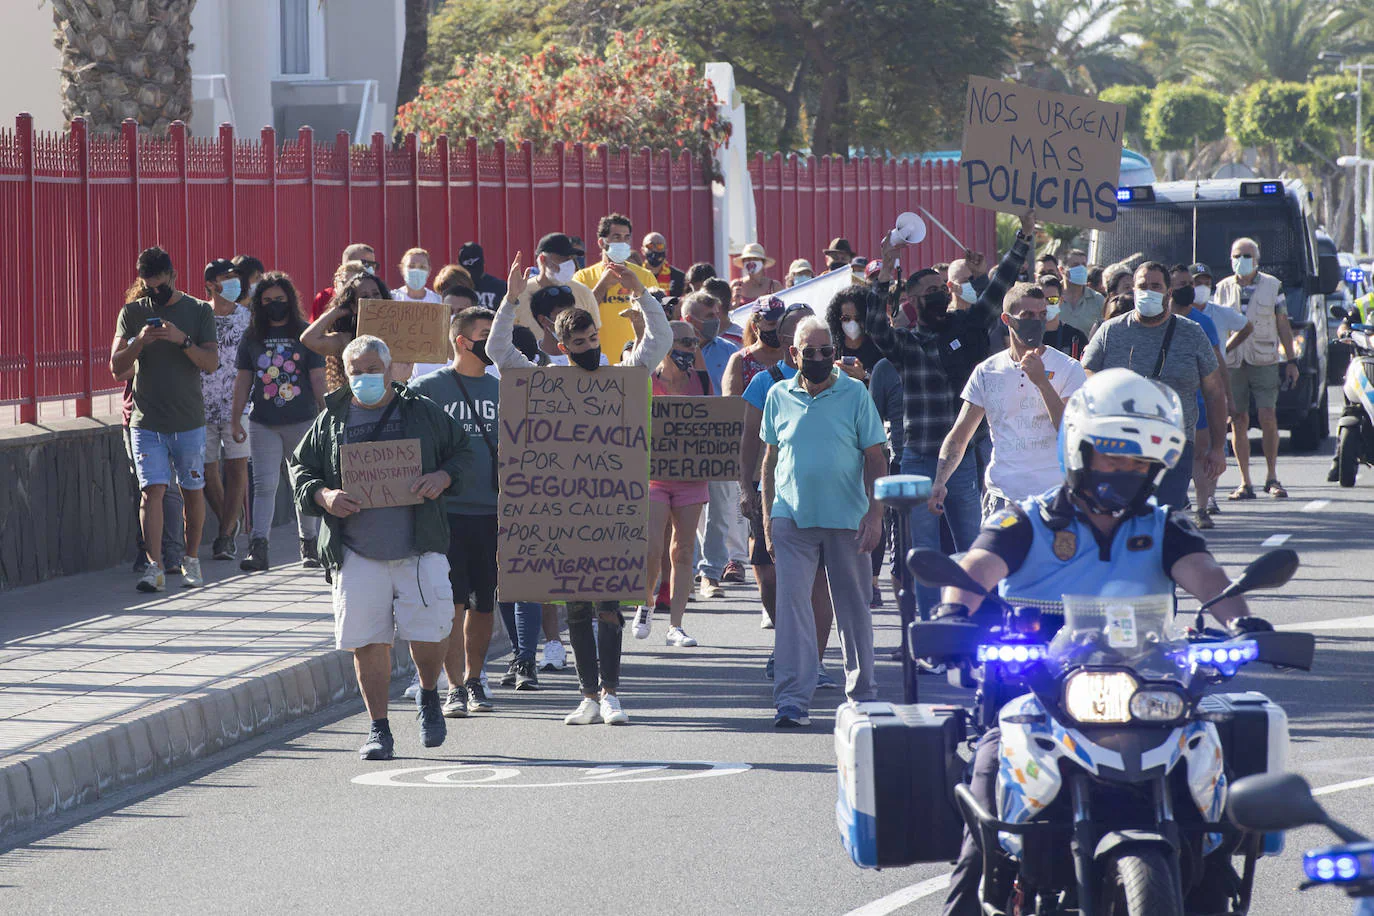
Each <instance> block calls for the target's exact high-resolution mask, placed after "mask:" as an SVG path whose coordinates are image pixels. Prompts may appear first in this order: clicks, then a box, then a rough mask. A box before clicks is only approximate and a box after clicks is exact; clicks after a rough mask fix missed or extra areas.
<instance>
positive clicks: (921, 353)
mask: <svg viewBox="0 0 1374 916" xmlns="http://www.w3.org/2000/svg"><path fill="white" fill-rule="evenodd" d="M1034 242H1035V213H1034V212H1033V211H1027V212H1026V214H1025V215H1023V216H1022V217H1021V231H1019V232H1018V233H1017V234H1016V241H1015V242H1014V243H1013V244H1012V246H1011V250H1010V251H1008V252H1007V253H1006V255H1005V256H1004V257H1003V258H1002V263H1001V264H999V265H998V267H997V271H996V273H995V274H994V275H993V277H992V281H991V282H990V283H989V284H988V286H987V288H986V289H985V290H983V292H982V294H981V295H980V296H979V297H978V301H977V302H975V303H974V304H973V306H972V308H969V309H967V310H966V311H951V310H950V303H951V301H952V298H953V297H952V296H951V293H950V291H949V289H948V287H947V280H946V278H945V276H944V275H943V274H940V273H937V272H936V271H934V270H930V269H928V268H927V269H925V270H918V271H916V272H914V273H913V274H912V275H911V276H910V278H908V280H907V281H906V292H907V296H908V298H909V299H910V301H911V303H912V304H913V305H914V306H915V307H916V323H915V325H914V326H913V327H909V328H894V327H893V326H892V323H891V321H890V319H889V317H888V315H889V312H888V308H887V302H886V301H885V298H886V297H885V294H884V292H883V291H885V290H886V289H887V287H888V280H889V277H890V274H891V265H892V263H893V260H894V259H895V258H896V257H897V255H898V248H896V247H895V246H889V245H888V244H887V242H886V241H884V244H883V252H882V258H883V269H882V272H881V273H880V274H879V275H878V282H877V283H876V284H874V290H873V291H871V292H870V293H869V302H868V308H867V310H866V311H867V316H866V322H867V325H868V328H867V330H868V334H869V336H870V337H871V338H872V339H873V342H874V343H876V344H877V345H878V349H880V350H882V351H883V355H884V356H886V357H887V358H888V360H890V361H891V362H892V364H893V365H894V366H896V367H897V370H898V371H899V372H900V373H901V375H902V402H903V411H902V412H903V419H904V422H903V427H904V429H905V431H906V450H905V452H904V454H903V455H902V473H903V474H921V475H923V476H925V477H929V478H931V479H932V480H933V479H934V478H935V469H936V465H937V463H938V462H939V458H940V444H941V443H942V442H943V441H944V438H945V434H946V433H948V432H949V431H950V429H951V428H952V427H953V426H954V421H955V420H956V419H957V418H958V416H959V407H960V397H959V396H960V393H961V392H962V391H963V390H964V384H965V383H966V382H968V378H969V375H970V374H972V372H973V368H974V367H975V366H977V365H978V363H979V362H981V361H982V360H984V359H986V358H987V356H988V355H989V352H990V344H989V338H988V332H989V331H990V330H991V329H992V326H993V324H994V323H995V322H996V321H997V316H998V315H1000V314H1001V313H1002V297H1003V296H1004V295H1005V294H1006V291H1007V289H1008V288H1009V287H1010V286H1011V284H1012V283H1013V282H1015V280H1016V277H1017V274H1019V273H1020V272H1021V267H1022V266H1023V265H1024V264H1025V263H1026V258H1027V256H1028V255H1029V254H1030V251H1031V248H1032V246H1033V245H1034ZM945 486H946V488H947V490H948V494H947V495H946V497H945V504H944V508H945V518H947V519H949V524H950V531H951V533H952V534H953V535H954V547H955V550H968V548H969V546H970V545H971V544H972V543H973V539H974V538H975V537H977V535H978V526H979V524H980V523H981V521H982V508H981V506H980V502H979V498H978V465H977V459H976V456H975V454H974V450H973V449H969V450H968V452H967V453H966V454H965V455H964V458H963V460H962V461H961V462H960V463H959V466H958V468H956V469H955V471H954V473H953V474H952V475H951V476H950V478H949V481H948V483H946V485H945ZM911 546H912V547H929V548H931V549H933V550H939V549H940V517H939V516H937V515H933V514H931V512H930V510H929V509H928V508H927V507H926V505H925V504H924V503H922V504H920V505H918V506H916V507H915V508H913V509H912V510H911ZM916 600H917V603H918V605H919V607H920V611H921V617H922V618H925V617H928V616H929V613H930V609H931V608H933V607H934V606H935V605H936V604H937V603H938V602H939V600H940V592H939V589H934V588H927V587H925V586H921V585H918V586H917V588H916Z"/></svg>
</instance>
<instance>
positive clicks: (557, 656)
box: [539, 639, 568, 671]
mask: <svg viewBox="0 0 1374 916" xmlns="http://www.w3.org/2000/svg"><path fill="white" fill-rule="evenodd" d="M567 666H568V650H567V649H565V648H563V643H562V641H561V640H557V639H550V640H549V641H548V642H546V643H544V659H543V661H541V662H540V663H539V670H540V671H562V670H563V669H564V668H566V667H567Z"/></svg>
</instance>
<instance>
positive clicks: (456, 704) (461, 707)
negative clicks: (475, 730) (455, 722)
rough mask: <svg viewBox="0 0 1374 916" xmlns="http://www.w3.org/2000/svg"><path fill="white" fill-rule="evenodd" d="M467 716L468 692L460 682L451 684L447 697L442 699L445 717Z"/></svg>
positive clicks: (459, 717)
mask: <svg viewBox="0 0 1374 916" xmlns="http://www.w3.org/2000/svg"><path fill="white" fill-rule="evenodd" d="M467 717H468V692H467V691H466V690H464V689H463V685H462V684H452V685H450V686H449V688H448V698H447V699H445V700H444V718H445V719H466V718H467Z"/></svg>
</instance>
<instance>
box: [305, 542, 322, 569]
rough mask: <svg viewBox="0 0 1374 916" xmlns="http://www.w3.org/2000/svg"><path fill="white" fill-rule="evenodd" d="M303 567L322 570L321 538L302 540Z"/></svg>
mask: <svg viewBox="0 0 1374 916" xmlns="http://www.w3.org/2000/svg"><path fill="white" fill-rule="evenodd" d="M301 566H302V567H303V568H304V569H319V568H320V539H319V538H301Z"/></svg>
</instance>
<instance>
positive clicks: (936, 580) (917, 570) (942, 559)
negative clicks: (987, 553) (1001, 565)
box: [906, 547, 988, 597]
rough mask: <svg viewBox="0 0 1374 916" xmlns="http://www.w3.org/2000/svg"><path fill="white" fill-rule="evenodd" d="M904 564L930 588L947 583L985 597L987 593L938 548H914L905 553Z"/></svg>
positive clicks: (920, 581) (919, 580) (962, 568)
mask: <svg viewBox="0 0 1374 916" xmlns="http://www.w3.org/2000/svg"><path fill="white" fill-rule="evenodd" d="M906 565H907V566H908V567H909V568H910V569H911V574H912V575H913V576H915V577H916V581H917V582H919V583H921V584H922V585H925V586H929V587H931V588H940V587H941V586H946V585H948V586H952V587H954V588H961V589H963V590H964V591H966V592H973V593H974V594H975V595H982V596H985V597H986V595H987V593H988V590H987V589H985V588H983V586H981V585H979V584H978V583H977V582H976V581H974V579H973V577H972V576H970V575H969V574H968V573H967V572H965V571H964V567H962V566H960V565H959V564H958V563H956V562H954V560H952V559H951V558H949V557H947V556H945V555H944V554H942V553H941V552H940V551H938V550H931V549H930V548H928V547H921V548H916V549H914V550H912V551H911V552H910V553H908V554H907V555H906Z"/></svg>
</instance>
